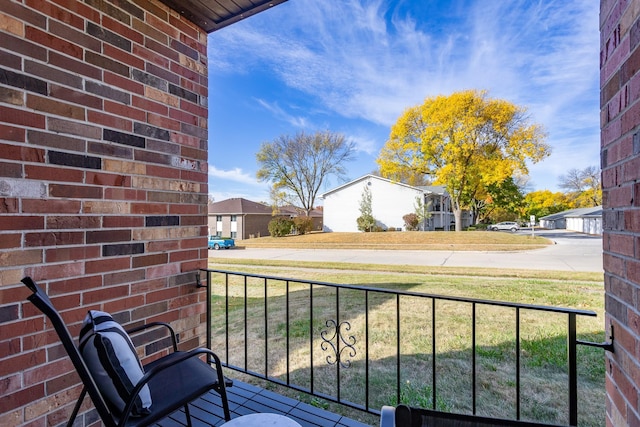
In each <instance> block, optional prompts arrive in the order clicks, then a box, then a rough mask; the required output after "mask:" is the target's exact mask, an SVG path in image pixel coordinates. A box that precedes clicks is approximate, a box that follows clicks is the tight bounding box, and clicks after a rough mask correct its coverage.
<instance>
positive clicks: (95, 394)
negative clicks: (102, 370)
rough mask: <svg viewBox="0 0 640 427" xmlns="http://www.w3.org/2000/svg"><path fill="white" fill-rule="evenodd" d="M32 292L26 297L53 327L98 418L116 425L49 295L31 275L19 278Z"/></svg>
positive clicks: (109, 426) (107, 423) (106, 423)
mask: <svg viewBox="0 0 640 427" xmlns="http://www.w3.org/2000/svg"><path fill="white" fill-rule="evenodd" d="M21 282H22V283H24V284H25V285H26V286H27V287H28V288H29V289H30V290H31V291H32V292H33V293H32V294H31V295H29V296H28V297H27V299H28V300H29V301H31V302H32V303H33V305H35V306H36V307H37V308H38V309H39V310H40V311H41V312H42V313H43V314H44V315H45V316H47V317H48V318H49V320H50V321H51V323H52V324H53V327H54V328H55V330H56V333H57V334H58V337H59V338H60V341H61V342H62V345H63V346H64V349H65V350H66V351H67V354H68V355H69V358H70V359H71V362H72V363H73V366H74V367H75V369H76V371H77V372H78V375H79V376H80V379H81V380H82V383H83V385H84V387H85V389H86V390H87V392H88V393H89V397H91V400H92V401H93V404H94V406H95V407H96V410H97V411H98V414H99V415H100V418H101V419H102V421H103V422H104V424H105V425H106V426H107V427H111V426H116V422H115V419H114V417H113V415H112V413H111V411H110V410H109V407H108V406H107V403H106V402H105V400H104V398H103V397H102V394H101V393H100V390H99V389H98V387H97V386H96V383H95V381H94V379H93V376H91V373H90V372H89V369H88V368H87V365H86V364H85V363H84V360H83V359H82V356H81V355H80V352H79V351H78V347H77V346H76V344H75V342H74V341H73V337H72V336H71V333H70V332H69V329H67V326H66V325H65V323H64V321H63V320H62V317H61V316H60V313H58V311H57V310H56V309H55V307H54V306H53V304H52V303H51V300H50V299H49V296H48V295H47V294H46V293H45V292H44V291H43V290H42V289H40V287H39V286H38V285H36V283H35V282H34V281H33V280H32V279H31V277H25V278H24V279H22V280H21Z"/></svg>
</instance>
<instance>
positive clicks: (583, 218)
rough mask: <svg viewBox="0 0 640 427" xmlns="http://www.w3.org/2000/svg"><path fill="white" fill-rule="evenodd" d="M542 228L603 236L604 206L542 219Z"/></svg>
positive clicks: (565, 212) (573, 210)
mask: <svg viewBox="0 0 640 427" xmlns="http://www.w3.org/2000/svg"><path fill="white" fill-rule="evenodd" d="M540 226H541V227H543V228H546V229H549V230H555V229H566V230H571V231H578V232H580V233H587V234H602V206H596V207H591V208H578V209H570V210H567V211H563V212H558V213H555V214H551V215H547V216H544V217H542V218H540Z"/></svg>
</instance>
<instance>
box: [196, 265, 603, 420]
mask: <svg viewBox="0 0 640 427" xmlns="http://www.w3.org/2000/svg"><path fill="white" fill-rule="evenodd" d="M203 271H204V272H206V283H207V284H208V286H209V292H208V293H207V295H208V298H207V307H208V313H207V344H208V346H209V347H210V348H211V349H212V350H214V351H215V352H216V353H218V354H219V355H220V357H221V359H223V363H224V364H225V365H226V366H227V367H228V368H231V369H234V370H237V371H240V372H243V373H245V374H249V375H252V376H255V377H258V378H262V379H266V380H269V381H271V382H274V383H277V384H280V385H284V386H287V387H289V388H292V389H294V390H299V391H302V392H305V393H308V394H311V395H313V396H318V397H320V398H323V399H326V400H328V401H331V402H337V403H340V404H342V405H346V406H349V407H352V408H357V409H360V410H363V411H367V412H369V413H373V414H379V413H380V408H381V407H382V405H394V404H399V403H411V402H407V399H409V400H410V399H418V401H417V404H416V406H423V407H429V408H430V409H436V410H443V411H447V412H449V411H451V412H468V413H471V414H473V415H476V414H478V413H483V414H485V415H486V414H487V412H486V411H483V410H482V404H481V402H480V400H482V399H481V397H482V396H484V395H485V394H487V393H492V391H490V390H487V387H488V385H487V384H486V383H485V382H484V380H483V375H484V374H487V372H488V373H489V374H490V375H493V374H492V373H491V372H490V371H492V370H494V371H495V370H504V369H503V368H504V366H509V368H508V369H507V370H512V372H511V374H512V378H508V379H507V380H504V379H502V380H500V381H502V382H504V383H506V384H507V385H506V387H507V388H508V390H511V391H512V394H511V391H510V392H509V393H507V394H510V397H509V399H507V400H511V402H508V401H505V402H503V405H505V406H512V408H511V409H509V412H510V415H509V418H511V419H517V420H520V419H522V414H523V410H522V407H523V402H524V401H526V399H525V398H524V397H525V394H526V392H527V390H524V388H528V385H527V384H528V383H527V380H526V379H525V371H526V372H527V373H526V375H527V377H526V378H527V379H528V378H529V376H528V375H529V374H528V371H529V370H530V368H531V366H534V365H545V363H546V362H544V361H543V362H535V363H534V362H533V361H532V360H534V359H535V360H539V358H545V357H547V356H548V355H544V354H543V355H538V356H536V355H534V354H533V353H534V352H535V351H536V350H535V349H532V343H533V341H535V340H537V341H538V344H539V346H540V347H542V352H543V353H544V352H545V351H551V350H548V349H547V346H549V347H550V346H551V344H552V343H553V344H558V343H559V342H561V345H562V346H563V347H564V346H565V345H566V352H564V351H563V353H564V354H563V355H562V357H564V356H565V355H566V365H565V366H566V371H565V372H564V373H563V377H564V378H565V380H563V381H566V383H565V384H564V385H563V386H562V387H560V388H563V387H565V386H566V397H565V398H564V399H566V400H565V402H567V403H566V404H565V408H566V418H565V419H564V420H561V422H560V423H562V424H569V425H577V421H578V372H577V371H578V370H577V364H578V356H577V346H578V345H580V344H583V345H588V346H600V347H604V348H605V349H607V350H611V344H594V343H591V342H588V341H581V340H578V332H577V319H578V318H579V317H595V316H596V313H595V312H593V311H588V310H576V309H570V308H561V307H547V306H539V305H530V304H519V303H511V302H499V301H490V300H481V299H471V298H461V297H455V296H442V295H434V294H425V293H418V292H411V291H398V290H390V289H383V288H377V287H370V286H354V285H340V284H335V283H326V282H318V281H309V280H301V279H290V278H282V277H272V276H267V275H259V274H247V273H241V272H233V271H226V270H213V269H207V270H203ZM198 277H199V276H198ZM198 282H199V278H198ZM202 286H207V285H202ZM541 317H545V318H548V317H554V318H555V317H557V318H558V321H557V322H556V323H557V324H558V325H559V326H558V329H557V330H554V331H551V332H550V333H548V334H546V335H545V332H544V331H540V330H539V328H538V326H537V325H536V323H537V320H536V319H540V318H541ZM562 319H564V320H562ZM467 323H468V324H467ZM496 330H498V331H500V333H499V334H498V335H500V334H504V335H505V337H507V338H504V339H501V340H500V342H490V341H491V340H494V341H495V338H490V337H495V335H496V333H495V331H496ZM532 337H533V338H532ZM589 337H590V338H592V336H589ZM445 343H446V344H445ZM439 346H442V347H445V346H446V347H447V348H448V350H447V352H445V353H443V352H442V351H440V350H439ZM456 357H457V358H461V359H464V360H465V363H464V364H463V366H462V367H461V366H460V365H458V364H457V362H456ZM536 358H538V359H536ZM504 359H508V360H504ZM511 359H513V360H511ZM487 360H489V362H487ZM496 360H499V361H500V362H499V363H500V366H501V367H500V368H496V367H495V366H491V365H492V364H494V363H495V361H496ZM531 369H533V368H531ZM545 369H547V371H545V372H546V374H548V372H549V371H548V366H547V367H545ZM563 369H564V368H563ZM546 374H545V375H546ZM467 375H468V376H469V377H470V378H469V379H464V380H460V378H461V377H464V378H466V376H467ZM533 375H535V373H534V374H533ZM554 375H555V374H554ZM452 382H453V383H455V382H458V383H460V384H465V385H468V387H469V388H470V389H471V390H470V391H465V390H461V389H455V390H448V389H447V385H448V384H450V383H452ZM457 387H459V385H458V386H457ZM466 393H470V396H469V398H468V399H467V400H466V401H464V402H463V403H460V402H458V403H454V404H452V403H450V401H449V400H450V397H451V395H452V394H457V395H458V396H457V398H458V399H459V398H460V395H466ZM463 400H465V399H463ZM482 401H483V402H484V400H482ZM503 415H504V414H503ZM503 415H501V416H500V418H504V416H503ZM554 422H558V421H557V420H555V421H554Z"/></svg>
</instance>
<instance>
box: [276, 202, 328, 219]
mask: <svg viewBox="0 0 640 427" xmlns="http://www.w3.org/2000/svg"><path fill="white" fill-rule="evenodd" d="M279 211H280V213H281V214H286V215H293V216H299V215H301V214H304V212H305V210H304V209H302V208H299V207H297V206H293V205H287V206H281V207H280V208H279ZM309 216H310V217H322V216H323V212H322V210H320V209H316V208H314V209H312V210H311V212H309Z"/></svg>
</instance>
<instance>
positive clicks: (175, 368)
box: [21, 277, 232, 427]
mask: <svg viewBox="0 0 640 427" xmlns="http://www.w3.org/2000/svg"><path fill="white" fill-rule="evenodd" d="M21 281H22V283H24V284H25V285H26V286H27V287H28V288H29V289H30V290H31V291H32V292H33V293H32V294H31V295H29V297H27V299H28V300H29V301H31V302H32V303H33V304H34V305H35V306H36V307H37V308H38V309H39V310H40V311H42V313H44V314H45V315H46V316H47V317H48V318H49V320H51V323H52V324H53V327H54V328H55V330H56V333H57V334H58V337H59V338H60V341H62V345H63V346H64V348H65V350H66V351H67V354H68V355H69V357H70V358H71V361H72V362H73V366H74V367H75V369H76V371H77V372H78V375H79V376H80V379H81V380H82V383H83V385H84V388H83V390H82V392H81V393H80V397H79V398H78V401H77V403H76V406H75V408H74V410H73V413H72V415H71V418H70V419H69V422H68V423H67V426H68V427H70V426H72V425H73V422H74V420H75V418H76V416H77V414H78V411H79V409H80V406H81V405H82V402H83V400H84V398H85V396H86V394H87V393H88V394H89V397H90V398H91V400H92V401H93V404H94V406H95V408H96V410H97V411H98V414H99V416H100V418H101V419H102V421H103V423H104V425H105V426H106V427H124V426H126V427H142V426H148V425H150V424H153V423H155V422H157V421H159V420H161V419H162V418H165V417H167V416H168V415H169V414H171V413H173V412H175V411H176V410H179V409H180V408H184V409H185V414H186V417H187V423H188V425H189V426H191V416H190V413H189V403H190V402H192V401H193V400H195V399H197V398H198V397H200V396H202V395H203V394H205V393H207V392H208V391H210V390H215V391H216V392H217V393H218V394H219V395H220V398H221V401H222V409H223V414H224V419H225V420H226V421H229V420H230V419H231V415H230V412H229V403H228V400H227V392H226V388H225V386H226V387H229V386H230V385H231V384H232V382H231V381H230V380H228V379H225V378H224V376H223V374H222V364H221V363H220V359H219V358H218V356H217V355H216V354H215V353H214V352H212V351H211V350H209V349H205V348H197V349H194V350H191V351H188V352H183V351H178V346H177V341H176V335H175V332H174V331H173V329H172V328H171V326H169V325H168V324H166V323H162V322H154V323H149V324H146V325H142V326H139V327H136V328H133V329H131V330H129V331H127V332H130V333H136V332H140V331H142V330H145V329H148V328H152V327H166V328H168V329H169V332H170V334H171V338H172V340H173V350H174V352H173V353H170V354H168V355H166V356H164V357H162V358H160V359H158V360H155V361H153V362H151V363H149V364H147V365H145V366H144V371H145V373H144V375H143V377H142V378H141V379H140V381H139V382H138V384H137V385H136V387H135V388H134V389H133V391H132V393H131V398H130V399H129V400H128V401H127V403H126V406H125V409H124V411H123V413H122V415H120V416H119V415H118V414H116V413H115V412H114V410H113V408H111V407H110V405H109V404H108V403H107V400H106V399H105V397H104V396H103V394H102V393H101V391H100V389H99V387H98V386H97V384H96V381H95V379H94V378H93V376H92V375H91V373H90V371H89V369H88V368H87V365H86V364H85V362H84V360H83V358H82V355H81V354H80V351H79V350H78V347H77V346H76V344H75V342H74V340H73V338H72V336H71V334H70V333H69V330H68V329H67V327H66V325H65V323H64V321H63V320H62V317H60V314H59V313H58V311H57V310H56V309H55V308H54V306H53V304H51V301H50V300H49V297H48V296H47V294H46V293H45V292H44V291H42V289H40V287H39V286H38V285H36V283H35V282H34V281H33V280H32V279H31V278H30V277H25V278H24V279H22V280H21ZM202 355H206V356H207V360H208V362H209V363H205V362H204V361H202V360H201V359H200V356H202ZM210 363H213V364H214V365H215V369H213V368H212V367H211V366H210V365H209V364H210ZM145 384H147V385H148V386H149V390H150V392H151V398H152V400H153V404H152V406H151V413H150V414H148V415H144V416H141V417H134V416H131V411H132V409H133V406H134V401H135V400H136V397H137V395H138V393H139V392H140V390H141V389H142V388H143V387H144V385H145Z"/></svg>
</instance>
